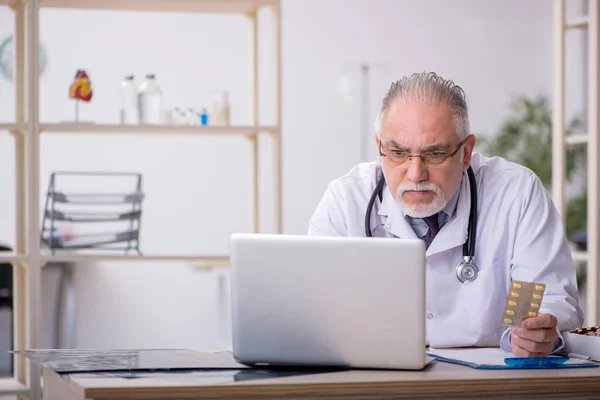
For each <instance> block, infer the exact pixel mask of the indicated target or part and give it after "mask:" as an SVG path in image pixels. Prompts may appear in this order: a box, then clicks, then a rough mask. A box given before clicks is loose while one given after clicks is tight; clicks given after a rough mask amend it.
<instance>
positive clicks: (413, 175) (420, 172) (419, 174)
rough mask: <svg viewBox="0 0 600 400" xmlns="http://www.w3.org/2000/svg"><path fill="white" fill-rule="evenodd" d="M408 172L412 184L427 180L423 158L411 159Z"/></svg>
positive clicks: (407, 175)
mask: <svg viewBox="0 0 600 400" xmlns="http://www.w3.org/2000/svg"><path fill="white" fill-rule="evenodd" d="M408 163H409V164H408V170H407V171H406V177H407V178H408V179H409V180H410V181H411V182H421V181H424V180H425V179H427V169H426V168H425V164H424V163H423V161H422V160H421V157H419V156H415V157H411V159H410V160H409V161H408Z"/></svg>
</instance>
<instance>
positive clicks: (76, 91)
mask: <svg viewBox="0 0 600 400" xmlns="http://www.w3.org/2000/svg"><path fill="white" fill-rule="evenodd" d="M92 95H93V90H92V83H91V82H90V78H89V76H88V74H87V72H85V70H83V69H78V70H77V72H76V73H75V79H73V82H72V83H71V86H70V87H69V98H71V99H75V121H76V122H77V121H79V102H80V101H85V102H86V103H89V102H90V101H91V100H92Z"/></svg>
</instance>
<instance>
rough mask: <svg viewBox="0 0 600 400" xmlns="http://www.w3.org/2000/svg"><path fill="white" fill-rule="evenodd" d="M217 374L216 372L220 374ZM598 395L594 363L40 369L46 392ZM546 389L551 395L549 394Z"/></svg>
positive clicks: (72, 396) (64, 395)
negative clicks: (204, 372)
mask: <svg viewBox="0 0 600 400" xmlns="http://www.w3.org/2000/svg"><path fill="white" fill-rule="evenodd" d="M221 376H223V375H221ZM508 396H510V398H511V399H524V398H527V399H530V398H532V397H544V398H553V399H555V398H578V399H581V398H598V397H599V396H600V368H589V369H560V370H522V371H516V370H503V371H491V370H487V371H486V370H475V369H472V368H469V367H463V366H459V365H454V364H448V363H442V362H434V363H432V364H431V365H429V366H427V367H426V368H425V369H424V370H422V371H374V370H353V371H343V372H327V373H319V374H311V375H300V376H291V377H281V378H275V379H259V380H249V381H243V382H233V379H229V381H227V379H223V380H221V383H219V382H218V379H214V380H213V381H212V382H211V380H210V379H204V378H202V377H201V376H200V375H197V377H194V376H192V375H190V374H186V373H182V374H173V373H172V374H169V375H168V376H166V374H163V375H158V376H152V377H140V378H133V379H131V378H130V379H128V378H121V377H111V376H92V375H89V374H88V375H81V376H77V375H73V376H71V377H64V376H62V377H61V376H59V375H57V374H56V373H54V371H52V370H49V369H45V370H44V398H45V399H46V400H54V399H59V398H60V399H61V400H77V399H96V400H100V399H102V400H108V399H249V398H253V399H275V398H278V399H282V398H284V399H286V400H291V399H321V398H330V399H358V398H360V399H412V398H444V399H447V398H463V399H464V398H484V397H485V398H488V399H493V398H507V397H508ZM548 396H550V397H548Z"/></svg>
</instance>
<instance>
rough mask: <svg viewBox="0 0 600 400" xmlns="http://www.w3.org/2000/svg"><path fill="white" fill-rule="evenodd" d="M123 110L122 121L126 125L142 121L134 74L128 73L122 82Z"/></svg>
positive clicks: (121, 112)
mask: <svg viewBox="0 0 600 400" xmlns="http://www.w3.org/2000/svg"><path fill="white" fill-rule="evenodd" d="M120 91H121V110H120V122H121V124H126V125H137V124H139V122H140V113H139V109H138V93H137V89H136V87H135V83H134V76H133V75H127V76H126V77H125V79H123V81H122V82H121V87H120Z"/></svg>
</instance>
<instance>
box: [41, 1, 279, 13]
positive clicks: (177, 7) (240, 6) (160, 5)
mask: <svg viewBox="0 0 600 400" xmlns="http://www.w3.org/2000/svg"><path fill="white" fill-rule="evenodd" d="M278 4H279V1H277V0H40V5H41V6H42V7H54V8H75V9H95V10H118V11H120V10H123V11H162V12H168V11H172V12H198V13H227V14H248V13H253V12H256V11H257V10H258V9H260V8H262V7H266V6H270V5H278Z"/></svg>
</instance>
